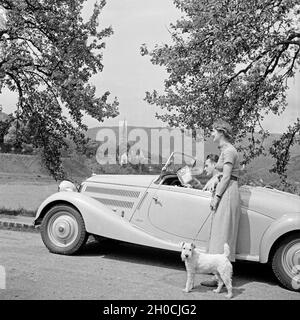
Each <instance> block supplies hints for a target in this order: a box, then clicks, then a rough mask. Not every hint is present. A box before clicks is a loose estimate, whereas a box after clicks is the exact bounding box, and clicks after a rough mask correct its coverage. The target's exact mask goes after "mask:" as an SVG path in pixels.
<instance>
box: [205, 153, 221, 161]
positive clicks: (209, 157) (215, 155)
mask: <svg viewBox="0 0 300 320" xmlns="http://www.w3.org/2000/svg"><path fill="white" fill-rule="evenodd" d="M208 159H209V160H210V161H211V162H215V163H217V162H218V160H219V156H218V155H217V154H213V153H210V154H209V155H208V156H207V157H206V160H208Z"/></svg>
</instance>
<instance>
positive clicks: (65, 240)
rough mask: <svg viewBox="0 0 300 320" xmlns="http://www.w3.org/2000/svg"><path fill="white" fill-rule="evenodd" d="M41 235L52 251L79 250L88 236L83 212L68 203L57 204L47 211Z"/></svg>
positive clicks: (74, 251) (62, 252)
mask: <svg viewBox="0 0 300 320" xmlns="http://www.w3.org/2000/svg"><path fill="white" fill-rule="evenodd" d="M41 236H42V240H43V242H44V244H45V246H46V247H47V248H48V249H49V251H50V252H53V253H58V254H65V255H71V254H74V253H76V252H78V251H79V250H80V249H81V248H82V247H83V245H84V244H85V243H86V241H87V238H88V234H87V232H86V229H85V225H84V220H83V218H82V216H81V214H80V213H79V212H78V211H77V210H76V209H75V208H73V207H71V206H68V205H56V206H54V207H52V208H51V209H50V210H49V211H48V212H47V213H46V215H45V217H44V219H43V221H42V224H41Z"/></svg>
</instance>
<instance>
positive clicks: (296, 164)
mask: <svg viewBox="0 0 300 320" xmlns="http://www.w3.org/2000/svg"><path fill="white" fill-rule="evenodd" d="M104 128H107V129H111V130H113V131H114V132H115V135H116V138H117V143H118V137H119V127H118V126H113V127H102V128H101V127H100V128H99V127H96V128H91V129H89V130H88V131H87V136H88V137H89V138H90V139H92V140H95V139H96V135H97V133H98V131H99V130H101V129H104ZM137 128H142V129H144V130H145V131H146V132H147V135H148V137H150V136H151V134H150V131H151V129H159V130H160V129H165V128H162V127H153V128H151V127H135V126H128V127H127V132H128V133H129V132H130V131H131V130H133V129H137ZM279 137H280V134H278V133H271V134H270V136H269V137H268V138H266V139H265V141H264V147H265V149H266V150H268V149H269V148H270V146H271V144H272V142H273V141H274V140H276V139H278V138H279ZM255 138H258V135H257V137H255ZM246 139H247V138H246ZM246 139H245V140H244V141H245V143H246ZM242 143H243V142H242ZM189 151H191V150H187V153H189ZM210 153H216V154H218V153H219V150H218V148H217V146H216V145H215V144H214V143H213V141H212V138H208V139H206V141H205V143H204V156H205V157H206V155H208V154H210ZM190 154H192V152H190ZM155 156H158V155H155ZM273 163H274V159H273V158H272V157H271V156H270V155H267V156H260V157H258V158H256V159H254V160H252V162H251V163H250V164H249V165H248V166H247V168H246V169H247V172H248V173H249V174H250V175H251V176H253V177H254V178H255V179H263V180H264V181H265V182H266V183H270V182H275V181H277V180H278V175H276V174H272V173H270V172H269V169H271V168H272V166H273ZM288 177H289V179H291V180H292V181H294V182H297V183H300V145H295V146H293V147H292V148H291V159H290V163H289V166H288Z"/></svg>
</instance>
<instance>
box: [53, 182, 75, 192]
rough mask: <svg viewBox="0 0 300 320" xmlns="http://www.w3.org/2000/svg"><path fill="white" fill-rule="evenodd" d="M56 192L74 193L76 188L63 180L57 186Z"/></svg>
mask: <svg viewBox="0 0 300 320" xmlns="http://www.w3.org/2000/svg"><path fill="white" fill-rule="evenodd" d="M58 191H59V192H61V191H72V192H76V191H77V188H76V186H75V184H74V183H72V182H71V181H67V180H64V181H62V182H61V183H60V184H59V185H58Z"/></svg>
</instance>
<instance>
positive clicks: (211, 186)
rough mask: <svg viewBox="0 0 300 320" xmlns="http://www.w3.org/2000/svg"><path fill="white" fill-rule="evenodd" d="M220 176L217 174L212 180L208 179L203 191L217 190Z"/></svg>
mask: <svg viewBox="0 0 300 320" xmlns="http://www.w3.org/2000/svg"><path fill="white" fill-rule="evenodd" d="M218 176H219V175H215V176H213V177H212V178H211V179H210V180H208V181H207V183H206V185H205V186H204V188H203V191H210V192H213V191H214V190H215V187H216V185H217V184H218V182H219V179H218Z"/></svg>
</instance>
